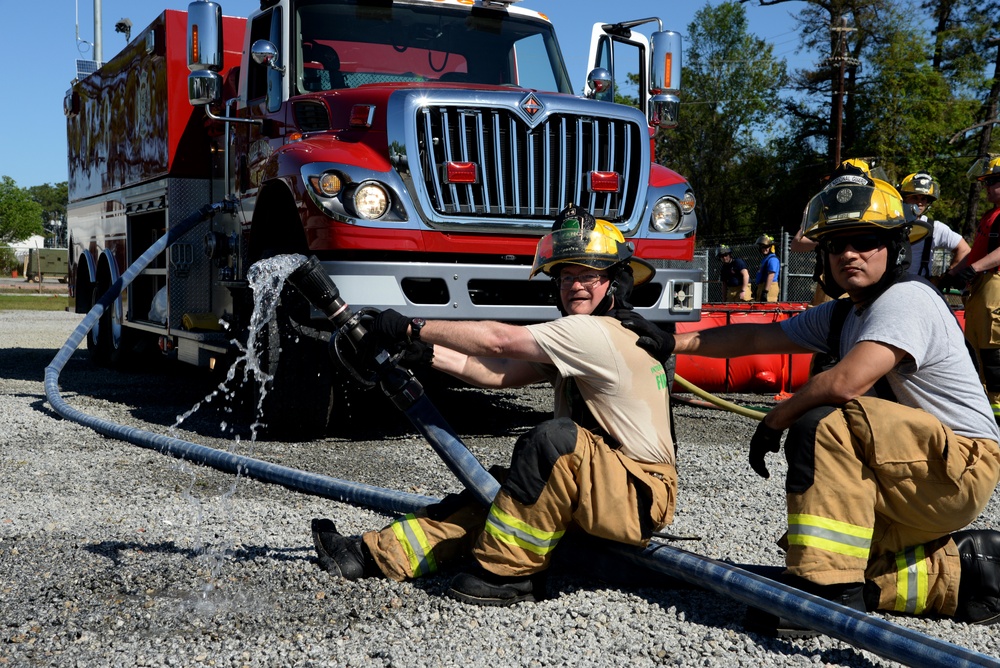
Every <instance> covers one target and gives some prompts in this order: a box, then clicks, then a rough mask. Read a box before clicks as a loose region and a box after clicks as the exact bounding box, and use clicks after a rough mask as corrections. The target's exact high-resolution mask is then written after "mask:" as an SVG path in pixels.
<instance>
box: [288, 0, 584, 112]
mask: <svg viewBox="0 0 1000 668" xmlns="http://www.w3.org/2000/svg"><path fill="white" fill-rule="evenodd" d="M295 17H296V22H295V26H294V27H293V29H294V31H295V32H294V34H295V35H296V40H295V51H294V53H295V54H296V55H297V63H296V80H297V83H298V88H299V91H301V92H312V91H323V90H334V89H338V88H357V87H358V86H364V85H366V84H381V83H387V82H397V81H402V82H421V81H441V82H470V83H480V84H495V85H513V86H520V87H523V88H532V89H536V90H545V91H557V92H561V93H570V94H571V93H572V86H571V85H570V82H569V76H568V75H567V73H566V66H565V64H564V63H563V60H562V55H561V53H560V52H559V45H558V42H557V41H556V36H555V32H554V31H553V29H552V26H551V24H549V23H547V22H546V21H542V20H539V19H533V18H527V17H521V16H509V15H508V14H507V13H506V12H504V11H497V10H483V9H473V10H472V11H470V10H469V9H465V8H458V7H456V8H454V9H452V8H449V7H446V6H444V5H440V4H434V5H417V4H402V3H394V4H392V5H389V6H385V5H372V4H366V3H358V4H355V3H346V2H331V1H330V0H316V1H314V2H310V1H309V0H303V1H302V2H299V3H298V4H297V6H296V11H295Z"/></svg>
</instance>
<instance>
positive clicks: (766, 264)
mask: <svg viewBox="0 0 1000 668" xmlns="http://www.w3.org/2000/svg"><path fill="white" fill-rule="evenodd" d="M757 247H758V248H760V252H761V255H763V256H764V259H762V260H761V261H760V268H759V269H757V277H756V278H755V280H754V283H755V284H756V285H757V301H759V302H771V303H774V302H776V301H778V293H779V291H780V287H781V286H779V285H778V277H779V276H780V275H781V260H779V259H778V256H777V254H776V253H775V252H774V238H773V237H771V236H770V235H767V234H762V235H760V237H759V238H758V239H757Z"/></svg>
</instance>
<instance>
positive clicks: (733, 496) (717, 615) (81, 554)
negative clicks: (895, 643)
mask: <svg viewBox="0 0 1000 668" xmlns="http://www.w3.org/2000/svg"><path fill="white" fill-rule="evenodd" d="M80 319H81V317H80V316H76V315H73V314H68V313H60V312H2V313H0V414H2V415H3V419H4V423H5V426H4V428H3V429H2V430H0V665H4V666H8V665H9V666H463V667H468V666H487V665H491V666H492V665H501V666H505V665H511V666H557V665H574V666H653V665H682V666H796V665H808V664H825V665H833V666H859V667H863V666H876V665H895V664H891V663H888V662H886V661H884V660H882V659H880V658H879V657H877V656H876V655H874V654H871V653H869V652H866V651H862V650H858V649H855V648H854V647H852V646H851V645H849V644H846V643H843V642H840V641H837V640H833V639H830V638H826V637H819V638H812V639H799V640H784V639H767V638H761V637H758V636H756V635H753V634H749V633H746V632H744V631H743V630H742V627H741V624H740V620H741V618H742V615H743V612H744V607H745V606H744V605H743V604H740V603H737V602H734V601H732V600H730V599H729V598H727V597H723V596H720V595H716V594H712V593H708V592H700V591H693V590H684V589H662V588H655V587H632V588H629V587H622V586H615V585H609V584H605V583H603V582H602V581H601V580H600V579H598V578H597V577H596V576H599V575H600V573H594V576H595V577H581V576H570V575H555V576H553V577H552V578H551V579H550V583H549V586H550V590H551V593H552V597H551V598H550V599H548V600H546V601H543V602H540V603H536V604H522V605H518V606H515V607H513V608H506V609H490V608H477V607H473V606H465V605H462V604H460V603H457V602H455V601H452V600H451V599H449V598H447V597H445V596H444V595H443V592H444V589H445V587H446V584H447V581H448V578H447V576H440V577H433V578H428V579H425V580H422V581H418V582H412V583H395V582H390V581H386V580H364V581H360V582H354V583H349V582H344V581H340V580H338V579H334V578H331V577H330V576H329V575H327V574H326V573H324V572H322V571H320V570H319V569H318V568H317V566H316V564H315V561H314V559H313V550H312V545H311V539H310V536H309V531H308V526H309V520H310V518H312V517H321V516H327V517H332V518H334V519H335V520H336V521H337V523H338V525H339V527H340V528H341V530H342V531H344V532H345V533H356V532H361V531H364V530H366V529H370V528H377V527H380V526H382V525H383V524H385V523H386V522H387V521H388V520H389V519H390V518H389V517H388V516H386V515H383V514H380V513H377V512H373V511H370V510H366V509H360V508H356V507H353V506H349V505H345V504H341V503H336V502H333V501H330V500H327V499H323V498H320V497H316V496H309V495H304V494H300V493H295V492H291V491H289V490H286V489H284V488H282V487H279V486H276V485H270V484H266V483H261V482H257V481H254V480H249V479H245V478H244V479H238V480H237V479H236V478H235V477H234V476H231V475H228V474H223V473H219V472H216V471H214V470H212V469H208V468H206V467H203V466H200V465H196V464H192V463H185V462H182V461H179V460H176V459H173V458H171V457H167V456H164V455H161V454H159V453H157V452H154V451H151V450H147V449H144V448H140V447H138V446H135V445H131V444H128V443H124V442H120V441H117V440H114V439H109V438H105V437H103V436H101V435H99V434H97V433H96V432H94V431H92V430H90V429H88V428H85V427H83V426H81V425H78V424H75V423H73V422H69V421H66V420H63V419H61V418H59V417H58V416H57V415H56V414H55V413H54V412H53V411H52V409H51V407H50V405H49V404H48V402H47V401H46V400H45V396H44V391H43V387H42V376H43V369H44V368H45V366H46V365H47V364H48V363H49V362H50V361H51V360H52V358H53V356H54V355H55V352H56V350H57V349H58V348H59V347H60V346H61V345H62V344H63V342H64V341H65V340H66V338H67V337H68V336H69V334H70V332H71V331H72V330H73V329H74V328H75V327H76V325H77V324H78V323H79V321H80ZM218 381H219V378H216V377H213V376H210V375H208V374H205V373H201V372H198V371H197V370H194V369H189V368H183V367H181V366H180V365H168V366H166V367H162V368H150V369H146V370H144V371H143V372H131V373H113V372H109V371H105V370H99V369H96V368H95V367H93V366H92V365H91V364H90V363H89V360H88V354H87V352H86V350H83V349H81V350H78V351H77V352H76V353H75V354H74V355H73V357H72V358H71V360H70V361H69V363H68V364H67V366H66V369H65V370H64V372H63V374H62V377H61V380H60V383H61V388H62V393H63V397H64V398H65V399H66V400H67V401H68V402H69V404H70V405H71V406H73V407H75V408H78V409H80V410H82V411H84V412H86V413H88V414H91V415H94V416H96V417H100V418H104V419H107V420H111V421H114V422H117V423H123V424H128V425H131V426H135V427H138V428H142V429H146V430H149V431H152V432H154V433H158V434H171V435H174V436H176V437H177V438H181V439H184V440H188V441H192V442H195V443H199V444H202V445H208V446H211V447H217V448H222V449H227V450H232V451H235V452H238V453H240V454H246V455H250V456H253V457H256V458H258V459H263V460H267V461H270V462H275V463H280V464H282V465H285V466H291V467H295V468H300V469H303V470H307V471H313V472H317V473H323V474H326V475H331V476H335V477H338V478H343V479H347V480H356V481H361V482H367V483H372V484H375V485H378V486H381V487H387V488H392V489H399V490H405V491H411V492H417V493H420V494H428V495H432V496H442V495H443V494H445V493H448V492H450V491H457V489H458V487H457V484H456V482H455V481H454V478H453V477H452V476H451V474H450V473H449V472H448V471H447V469H445V468H444V466H443V465H442V464H441V463H440V462H439V461H438V459H437V457H436V456H435V455H434V453H433V451H432V450H431V448H430V446H429V445H427V444H426V443H425V442H423V440H422V439H420V438H419V437H417V436H415V435H414V434H413V432H412V430H411V429H409V428H408V427H407V426H406V425H404V424H403V423H402V422H401V421H400V419H399V418H398V417H397V416H394V415H392V414H391V411H388V412H387V413H385V414H384V415H383V416H382V418H381V419H379V420H377V421H374V420H373V421H371V423H366V424H363V425H354V426H353V427H352V434H353V438H346V437H330V438H327V439H324V440H322V441H317V442H312V443H286V442H278V441H258V442H250V441H249V440H248V439H247V438H245V437H244V438H242V439H240V440H239V441H236V440H235V439H234V438H233V437H232V434H233V427H232V426H231V422H232V418H231V416H228V417H227V415H226V413H225V412H224V409H221V408H219V407H217V406H213V405H212V404H208V405H207V406H205V407H203V409H202V410H199V411H197V412H195V413H194V414H192V415H191V416H190V417H188V418H187V419H186V420H184V422H183V423H182V424H181V425H180V426H179V427H177V428H174V427H172V425H174V423H175V421H176V417H177V416H178V415H180V414H183V413H185V412H186V411H188V410H189V409H190V408H191V407H192V406H194V405H195V404H196V403H197V402H198V401H199V400H200V399H202V398H203V397H204V396H205V395H206V394H208V393H209V392H211V390H212V389H213V388H214V387H215V385H216V383H218ZM438 393H439V397H438V399H437V400H436V404H437V405H438V407H439V409H440V410H441V412H442V413H443V414H444V415H445V417H447V418H448V419H449V420H450V421H451V422H452V425H453V426H454V427H455V429H456V431H457V433H458V434H460V435H461V436H462V438H463V440H464V441H465V442H466V443H467V444H468V445H469V446H470V448H471V449H472V451H473V452H474V453H475V454H476V455H477V457H479V459H480V460H481V461H483V463H484V464H486V465H487V466H489V465H491V464H494V463H506V461H507V460H508V458H509V454H510V448H511V446H512V444H513V441H514V438H515V437H516V435H517V434H519V433H521V432H522V431H524V430H525V429H526V428H528V427H529V426H531V425H533V424H535V423H537V422H538V421H539V420H542V419H544V418H545V417H546V415H547V414H548V411H549V410H550V408H551V406H550V403H549V397H548V391H547V390H546V389H544V388H529V389H526V390H519V391H509V392H489V393H487V392H483V391H471V390H462V391H458V390H438ZM434 396H435V395H433V394H432V398H433V397H434ZM727 398H729V399H731V400H734V401H737V402H742V403H748V402H752V403H756V404H766V403H770V401H771V399H770V397H762V396H753V397H746V396H744V397H727ZM215 403H218V402H215ZM677 413H678V425H677V426H678V432H679V435H680V440H681V448H682V451H681V470H680V500H679V504H678V508H677V517H676V521H675V523H674V525H673V527H671V528H670V529H669V530H670V531H671V532H672V533H676V534H681V535H688V536H700V537H701V540H700V541H698V542H685V543H682V544H680V545H679V546H680V547H682V548H685V549H689V550H691V551H693V552H697V553H699V554H703V555H707V556H710V557H713V558H718V559H724V560H730V561H733V562H737V563H754V564H765V565H780V564H781V553H780V551H779V550H778V548H777V547H776V546H775V544H774V541H775V540H776V539H777V537H778V536H779V535H780V534H781V533H782V531H783V511H782V508H783V492H782V485H781V482H780V481H781V480H782V479H783V473H784V471H783V462H781V461H779V458H777V457H774V458H772V459H773V460H774V461H773V462H771V468H772V477H771V479H770V480H768V481H762V480H761V479H759V478H757V477H756V476H755V475H754V474H753V473H752V471H750V469H749V467H748V466H747V464H746V444H747V442H748V440H749V437H750V435H751V433H752V431H753V427H754V423H753V421H752V420H750V419H748V418H744V417H740V416H737V415H734V414H731V413H727V412H723V411H718V410H708V409H704V408H694V407H690V406H680V407H678V409H677ZM227 420H228V422H227ZM998 518H1000V506H998V504H997V501H996V500H995V499H994V501H993V502H991V504H990V506H989V508H988V509H987V512H986V513H985V514H984V515H983V517H982V518H980V520H979V521H978V522H977V524H976V526H978V527H983V528H998V521H997V520H998ZM891 619H892V621H894V622H896V623H899V624H902V625H905V626H907V627H909V628H912V629H915V630H917V631H919V632H921V633H926V634H928V635H932V636H936V637H940V638H943V639H945V640H948V641H950V642H953V643H956V644H958V645H962V646H965V647H967V648H970V649H973V650H976V651H978V652H982V653H985V654H989V655H991V656H997V655H998V654H1000V641H998V640H997V636H996V635H995V633H994V632H992V631H991V630H990V629H987V628H975V627H968V626H965V625H962V624H955V623H952V622H951V621H950V620H947V619H945V620H931V619H916V618H908V617H892V618H891Z"/></svg>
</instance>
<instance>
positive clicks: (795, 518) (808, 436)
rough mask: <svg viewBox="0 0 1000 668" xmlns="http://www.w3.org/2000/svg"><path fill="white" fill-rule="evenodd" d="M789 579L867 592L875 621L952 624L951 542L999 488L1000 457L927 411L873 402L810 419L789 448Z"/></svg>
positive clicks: (954, 575)
mask: <svg viewBox="0 0 1000 668" xmlns="http://www.w3.org/2000/svg"><path fill="white" fill-rule="evenodd" d="M785 456H786V458H787V460H788V477H787V479H786V483H785V491H786V494H787V496H786V499H787V505H788V532H787V534H786V535H785V537H784V539H783V541H782V543H783V546H784V547H785V548H786V550H787V554H786V566H787V571H788V572H789V573H791V574H793V575H797V576H800V577H802V578H805V579H806V580H809V581H811V582H813V583H816V584H819V585H830V584H841V583H852V582H857V583H861V582H863V581H864V580H870V581H872V582H874V583H875V584H877V585H878V586H879V588H880V589H881V597H880V600H879V609H880V610H895V611H897V612H908V613H913V614H921V613H925V612H935V613H940V614H944V615H951V614H953V613H954V612H955V606H956V604H957V602H958V585H959V580H960V578H961V565H960V563H959V556H958V550H957V548H956V546H955V543H954V541H953V540H951V538H950V537H949V534H950V533H952V532H954V531H958V530H959V529H962V528H963V527H965V526H966V525H968V524H969V523H970V522H972V521H973V520H974V519H975V518H976V516H977V515H979V513H980V512H981V511H982V509H983V507H984V506H985V505H986V503H987V502H988V501H989V499H990V496H991V495H992V493H993V490H994V488H995V487H996V485H997V481H998V477H1000V450H998V448H997V443H996V442H995V441H992V440H988V439H981V440H974V439H970V438H966V437H963V436H959V435H957V434H955V433H954V432H952V431H951V429H949V428H948V427H946V426H944V425H943V424H941V422H940V421H939V420H938V419H937V418H935V417H934V416H932V415H931V414H930V413H927V412H926V411H922V410H919V409H915V408H909V407H906V406H902V405H900V404H897V403H895V402H892V401H886V400H884V399H877V398H875V397H860V398H858V399H855V400H852V401H849V402H847V403H846V404H845V405H844V406H843V407H833V406H823V407H819V408H816V409H813V410H812V411H810V412H808V413H806V414H805V415H804V416H802V418H800V419H799V421H798V422H796V423H795V425H793V426H792V428H791V429H790V430H789V432H788V438H787V439H786V441H785Z"/></svg>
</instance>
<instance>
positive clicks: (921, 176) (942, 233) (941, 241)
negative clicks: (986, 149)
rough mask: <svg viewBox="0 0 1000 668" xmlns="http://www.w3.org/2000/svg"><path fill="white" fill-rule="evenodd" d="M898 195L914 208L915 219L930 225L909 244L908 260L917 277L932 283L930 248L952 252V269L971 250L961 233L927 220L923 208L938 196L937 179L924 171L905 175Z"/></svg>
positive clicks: (926, 207)
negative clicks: (918, 238) (926, 233)
mask: <svg viewBox="0 0 1000 668" xmlns="http://www.w3.org/2000/svg"><path fill="white" fill-rule="evenodd" d="M897 190H899V194H900V195H902V197H903V203H904V204H910V205H911V206H913V207H914V213H915V214H916V215H917V222H918V223H920V224H923V225H925V226H927V227H929V228H930V231H931V232H930V234H929V235H928V236H926V237H924V238H923V239H921V240H920V241H917V242H915V243H914V244H913V256H912V258H913V259H912V260H911V261H910V271H911V272H912V273H914V274H917V275H918V276H923V277H924V278H926V279H928V280H931V281H932V282H934V280H933V279H934V277H932V276H931V259H932V254H933V253H934V251H936V250H938V249H942V248H943V249H945V250H947V251H950V252H951V254H952V257H951V262H950V263H949V264H948V269H949V270H950V269H953V268H955V267H956V266H957V265H958V263H959V262H961V261H962V259H963V258H964V257H965V256H966V255H968V254H969V251H970V250H972V249H971V248H970V246H969V244H968V243H966V241H965V239H963V238H962V235H961V234H959V233H958V232H955V231H954V230H952V229H951V228H950V227H948V226H947V225H945V224H944V223H942V222H941V221H940V220H935V221H931V220H930V219H929V217H928V216H927V209H928V208H930V206H931V204H933V203H934V202H935V201H937V199H938V197H940V194H939V190H940V187H939V186H938V183H937V181H935V180H934V177H932V176H931V175H930V174H928V173H927V172H916V173H914V174H908V175H907V176H906V178H904V179H903V182H902V183H900V184H899V188H897Z"/></svg>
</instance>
